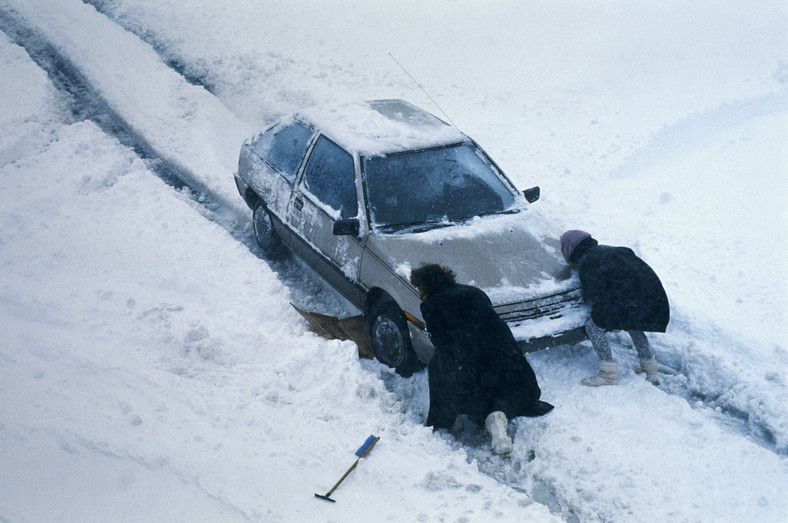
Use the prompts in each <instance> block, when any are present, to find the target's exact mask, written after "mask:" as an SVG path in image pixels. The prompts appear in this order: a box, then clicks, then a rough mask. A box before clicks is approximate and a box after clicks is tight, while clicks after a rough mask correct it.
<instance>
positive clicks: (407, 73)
mask: <svg viewBox="0 0 788 523" xmlns="http://www.w3.org/2000/svg"><path fill="white" fill-rule="evenodd" d="M389 56H390V57H391V59H392V60H394V62H395V63H396V64H397V65H398V66H399V67H400V69H402V70H403V71H405V74H406V75H408V76H409V77H410V79H411V80H413V83H415V84H416V85H417V86H418V87H419V89H421V90H422V91H424V94H426V95H427V98H429V99H430V101H431V102H432V103H434V104H435V107H437V108H438V110H440V112H441V113H443V116H445V117H446V119H447V120H448V121H449V123H450V124H452V125H453V126H454V127H457V125H455V123H454V122H453V121H452V120H451V118H449V115H448V114H446V111H444V110H443V107H441V106H440V105H438V102H436V101H435V98H433V97H432V96H430V93H428V92H427V90H426V89H425V88H424V86H423V85H421V84H420V83H419V81H418V80H416V79H415V78H413V75H412V74H410V73H409V72H408V70H407V69H405V66H403V65H402V64H401V63H399V60H397V59H396V58H394V55H393V54H391V53H389Z"/></svg>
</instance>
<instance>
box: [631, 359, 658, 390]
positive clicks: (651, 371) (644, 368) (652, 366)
mask: <svg viewBox="0 0 788 523" xmlns="http://www.w3.org/2000/svg"><path fill="white" fill-rule="evenodd" d="M635 372H636V373H637V374H643V373H644V372H645V373H646V379H647V380H648V381H650V382H651V383H652V384H654V385H659V378H657V359H656V358H654V357H653V356H652V357H651V359H648V360H645V359H641V360H640V365H635Z"/></svg>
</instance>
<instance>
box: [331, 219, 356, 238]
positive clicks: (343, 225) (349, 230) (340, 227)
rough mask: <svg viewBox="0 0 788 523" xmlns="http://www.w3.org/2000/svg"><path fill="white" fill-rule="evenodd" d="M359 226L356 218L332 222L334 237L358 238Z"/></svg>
mask: <svg viewBox="0 0 788 523" xmlns="http://www.w3.org/2000/svg"><path fill="white" fill-rule="evenodd" d="M360 228H361V226H360V224H359V221H358V220H357V219H356V218H350V219H348V220H337V221H335V222H334V229H333V231H332V232H333V233H334V236H358V232H359V230H360Z"/></svg>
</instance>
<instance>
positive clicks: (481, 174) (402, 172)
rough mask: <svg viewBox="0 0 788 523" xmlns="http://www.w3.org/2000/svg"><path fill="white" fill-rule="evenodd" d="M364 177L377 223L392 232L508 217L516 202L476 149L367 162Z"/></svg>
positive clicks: (440, 150)
mask: <svg viewBox="0 0 788 523" xmlns="http://www.w3.org/2000/svg"><path fill="white" fill-rule="evenodd" d="M364 176H365V180H366V189H367V202H368V205H369V212H370V218H371V220H372V223H373V225H374V226H375V227H378V228H383V229H388V230H398V229H402V228H406V227H413V226H421V225H427V224H432V225H433V226H435V225H440V224H442V223H447V222H458V221H463V220H467V219H469V218H472V217H474V216H481V215H484V214H491V213H498V212H503V211H506V210H508V209H509V208H511V207H512V206H513V204H514V203H515V201H516V196H515V193H514V192H513V189H512V188H511V187H510V186H509V185H508V184H507V183H506V182H505V181H504V180H503V179H502V178H501V176H500V175H499V174H498V171H497V170H496V169H495V167H494V166H493V165H492V163H491V162H490V160H489V159H487V157H486V156H485V154H484V153H483V152H482V151H481V150H480V149H479V148H478V147H477V146H476V145H474V144H473V143H462V144H457V145H452V146H449V147H440V148H436V149H425V150H421V151H408V152H405V153H396V154H389V155H386V156H374V157H369V158H365V159H364Z"/></svg>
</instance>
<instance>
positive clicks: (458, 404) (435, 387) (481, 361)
mask: <svg viewBox="0 0 788 523" xmlns="http://www.w3.org/2000/svg"><path fill="white" fill-rule="evenodd" d="M410 280H411V283H412V284H413V285H414V286H415V287H416V288H417V289H419V292H420V293H421V297H422V300H423V301H422V303H421V314H422V317H423V318H424V322H425V324H426V328H427V333H428V334H429V336H430V340H431V341H432V344H433V345H434V346H435V354H434V355H433V357H432V359H431V360H430V363H429V366H428V368H427V376H428V381H429V389H430V410H429V414H428V416H427V425H428V426H432V427H435V428H451V427H452V426H453V425H454V424H455V422H456V421H457V420H458V416H460V415H463V414H464V415H467V417H468V418H469V419H470V420H471V421H473V422H474V423H476V424H477V425H479V426H481V425H482V423H484V426H485V427H486V428H487V430H488V432H490V434H491V435H492V440H493V441H492V442H493V445H492V446H493V451H494V452H496V453H497V454H503V453H506V452H510V451H511V448H512V442H511V439H509V437H508V436H507V434H506V426H507V424H508V420H509V419H512V418H514V417H517V416H541V415H543V414H546V413H547V412H549V411H550V410H551V409H552V408H553V406H552V405H550V404H549V403H546V402H544V401H541V400H540V399H539V398H540V396H541V393H542V392H541V390H540V389H539V385H538V384H537V381H536V375H535V374H534V371H533V369H532V368H531V366H530V365H529V364H528V361H527V360H526V359H525V355H524V354H523V353H522V351H521V350H520V347H519V346H518V345H517V341H516V340H515V339H514V336H513V335H512V332H511V330H509V326H508V325H507V324H506V322H505V321H503V320H502V319H501V318H500V317H499V316H498V314H497V313H496V312H495V309H493V306H492V303H491V302H490V299H489V298H488V296H487V295H486V294H485V293H484V292H483V291H482V290H481V289H478V288H476V287H472V286H469V285H461V284H458V283H456V282H455V275H454V272H452V271H451V270H450V269H447V268H445V267H442V266H440V265H435V264H429V265H424V266H422V267H419V268H418V269H414V270H413V271H412V272H411V276H410Z"/></svg>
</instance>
